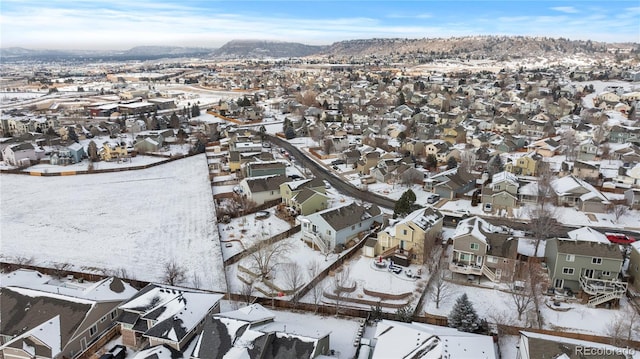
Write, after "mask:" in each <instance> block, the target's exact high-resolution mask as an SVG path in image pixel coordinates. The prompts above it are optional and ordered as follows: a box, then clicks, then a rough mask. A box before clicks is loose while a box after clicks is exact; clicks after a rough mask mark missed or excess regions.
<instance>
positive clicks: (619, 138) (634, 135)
mask: <svg viewBox="0 0 640 359" xmlns="http://www.w3.org/2000/svg"><path fill="white" fill-rule="evenodd" d="M607 139H608V140H609V142H613V143H631V142H640V127H628V126H622V125H613V126H611V128H610V129H609V133H608V134H607Z"/></svg>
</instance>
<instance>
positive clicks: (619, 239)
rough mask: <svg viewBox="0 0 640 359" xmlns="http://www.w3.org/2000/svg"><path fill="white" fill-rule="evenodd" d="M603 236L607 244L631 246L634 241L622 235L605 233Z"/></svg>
mask: <svg viewBox="0 0 640 359" xmlns="http://www.w3.org/2000/svg"><path fill="white" fill-rule="evenodd" d="M605 236H607V239H608V240H609V242H611V243H617V244H631V243H633V242H635V241H636V240H635V238H633V237H629V236H627V235H626V234H622V233H605Z"/></svg>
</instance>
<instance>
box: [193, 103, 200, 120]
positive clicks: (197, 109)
mask: <svg viewBox="0 0 640 359" xmlns="http://www.w3.org/2000/svg"><path fill="white" fill-rule="evenodd" d="M198 116H200V106H198V105H196V104H193V106H191V117H198Z"/></svg>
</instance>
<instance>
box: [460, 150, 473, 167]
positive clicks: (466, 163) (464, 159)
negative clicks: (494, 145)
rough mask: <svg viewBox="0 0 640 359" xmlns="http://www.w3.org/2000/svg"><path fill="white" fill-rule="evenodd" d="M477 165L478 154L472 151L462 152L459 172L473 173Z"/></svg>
mask: <svg viewBox="0 0 640 359" xmlns="http://www.w3.org/2000/svg"><path fill="white" fill-rule="evenodd" d="M475 165H476V154H475V153H474V152H473V151H472V150H465V151H462V152H460V163H458V171H460V170H462V171H463V172H469V171H471V170H472V169H473V168H474V167H475Z"/></svg>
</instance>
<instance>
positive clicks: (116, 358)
mask: <svg viewBox="0 0 640 359" xmlns="http://www.w3.org/2000/svg"><path fill="white" fill-rule="evenodd" d="M126 356H127V348H126V347H125V346H124V345H120V344H118V345H116V346H114V347H113V348H111V350H109V351H108V352H106V353H104V354H102V356H101V357H100V359H124V358H125V357H126Z"/></svg>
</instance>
